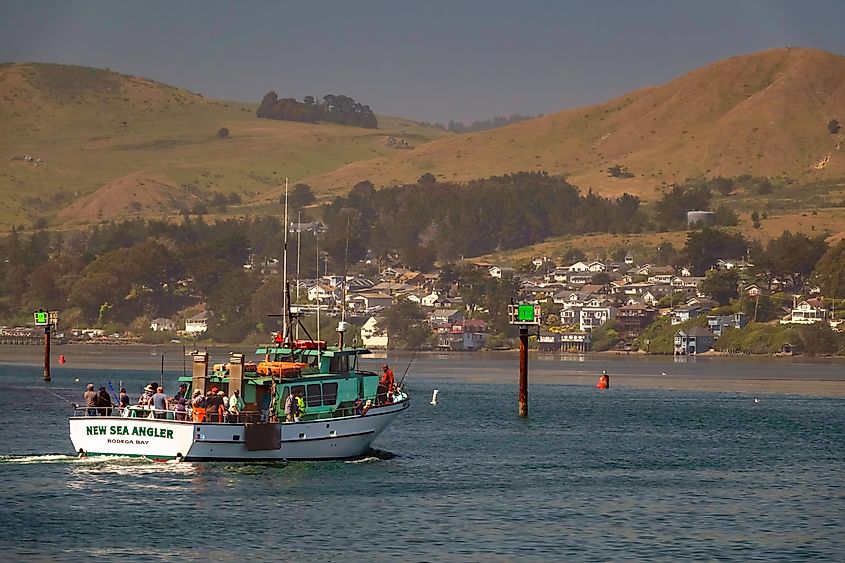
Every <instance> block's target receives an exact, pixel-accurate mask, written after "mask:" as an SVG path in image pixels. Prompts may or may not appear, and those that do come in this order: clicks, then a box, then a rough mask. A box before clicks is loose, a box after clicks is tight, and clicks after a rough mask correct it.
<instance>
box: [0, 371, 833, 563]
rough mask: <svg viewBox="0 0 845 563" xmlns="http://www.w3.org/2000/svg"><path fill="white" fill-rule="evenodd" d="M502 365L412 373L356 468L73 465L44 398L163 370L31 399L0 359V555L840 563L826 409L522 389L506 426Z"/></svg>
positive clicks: (62, 408)
mask: <svg viewBox="0 0 845 563" xmlns="http://www.w3.org/2000/svg"><path fill="white" fill-rule="evenodd" d="M554 361H555V360H553V359H552V360H545V362H554ZM534 365H535V366H536V369H538V370H539V369H551V368H553V369H556V370H561V371H563V372H565V371H566V370H570V371H572V372H573V373H581V372H580V371H578V370H583V371H584V372H589V371H591V370H593V366H587V367H586V368H585V367H584V365H583V364H578V363H573V364H566V363H561V364H560V365H558V364H552V363H544V362H537V363H535V364H534ZM707 365H708V364H703V366H705V367H700V368H695V367H689V366H687V367H684V368H683V369H685V370H687V371H689V370H692V371H695V370H696V369H701V370H705V371H706V369H712V367H711V368H707V367H706V366H707ZM718 365H719V366H720V367H719V368H718V370H717V371H718V373H715V374H714V377H728V376H729V375H730V373H731V370H740V369H742V370H745V371H747V370H748V369H751V368H749V367H748V366H742V365H735V364H731V363H728V362H725V363H722V364H718ZM663 366H664V364H653V365H652V364H649V363H642V362H641V363H638V364H633V365H629V364H627V363H624V362H622V361H619V362H617V363H616V364H615V365H614V366H613V367H614V371H612V373H615V372H619V371H622V370H625V369H628V370H629V371H631V372H632V373H638V372H643V373H645V372H646V371H648V372H655V371H657V372H659V371H660V370H665V369H666V367H663ZM371 367H375V362H373V366H371ZM402 368H404V366H402ZM678 369H681V368H678ZM754 369H757V368H754ZM759 369H760V370H761V373H762V371H763V370H765V373H766V374H767V376H769V377H774V378H777V377H788V376H793V377H794V376H795V370H800V369H804V368H801V366H796V365H794V364H778V365H775V366H771V365H769V366H768V367H765V368H759ZM806 369H807V370H815V372H823V373H822V375H824V374H827V376H829V378H841V377H842V374H841V373H840V369H839V368H838V367H837V366H836V365H832V366H821V367H818V366H816V367H809V368H806ZM512 370H513V359H512V358H508V359H502V358H496V357H487V356H484V357H471V356H467V357H464V359H461V360H458V361H449V360H444V359H441V358H438V357H436V356H430V357H426V358H422V359H418V360H416V361H415V363H414V367H413V369H412V370H411V373H410V375H409V376H408V380H407V384H408V385H407V387H408V389H409V390H410V391H411V393H412V394H413V398H414V404H413V405H412V408H411V409H410V410H409V411H407V412H406V413H405V414H404V415H403V416H402V417H401V418H400V419H399V420H398V421H397V422H396V423H395V424H394V425H393V426H392V427H390V428H389V429H388V430H387V432H386V434H384V435H382V436H381V437H380V438H379V439H378V440H377V442H376V448H377V449H376V450H375V451H374V452H372V454H371V455H369V456H367V457H366V458H364V459H361V460H356V461H352V462H318V463H275V464H263V465H245V464H232V463H205V464H188V463H183V464H162V463H155V462H148V461H145V460H137V459H133V460H127V459H118V458H94V459H82V460H78V459H75V458H74V457H73V455H72V453H73V452H72V446H71V444H70V441H69V439H68V437H67V421H66V416H67V414H68V410H67V405H66V404H65V403H63V402H62V401H61V400H60V399H58V398H56V397H54V396H52V395H50V394H48V393H47V392H46V390H45V389H49V390H50V391H52V392H54V393H57V394H59V395H61V396H64V397H68V398H71V399H73V400H76V399H78V395H80V394H81V391H82V389H83V387H82V384H84V383H85V382H86V381H89V380H90V381H91V382H93V383H95V384H100V383H104V382H106V381H112V382H113V384H114V385H115V387H116V386H117V385H118V382H119V381H122V382H123V384H124V385H125V386H126V387H127V388H128V389H129V391H130V394H131V395H133V396H136V394H137V392H138V391H139V390H140V389H141V388H142V387H143V385H144V384H145V383H146V382H149V381H151V380H152V379H157V378H158V374H157V373H155V374H153V375H152V376H151V373H152V372H150V371H148V372H142V371H137V372H128V371H119V372H118V371H108V370H75V369H73V368H64V369H62V370H56V371H55V372H54V381H53V382H52V383H51V384H50V385H49V387H46V386H45V384H44V383H42V382H41V380H40V373H41V372H40V370H39V369H38V368H35V367H28V366H15V365H3V364H0V417H2V424H0V476H2V485H0V489H1V490H2V491H3V495H2V498H3V502H2V503H0V554H2V556H0V558H2V559H6V560H17V559H33V558H35V559H51V560H56V559H59V560H71V559H79V558H80V557H85V558H95V559H96V558H100V559H104V560H113V559H117V558H120V559H123V560H145V561H146V560H150V561H152V560H159V559H167V558H183V559H191V560H212V561H217V560H223V561H243V560H297V561H337V560H365V561H369V560H388V559H389V560H397V559H398V560H403V561H435V560H464V561H488V560H516V559H519V560H548V561H561V560H573V561H606V560H623V559H624V560H663V561H677V560H712V559H720V560H736V561H751V560H757V561H795V560H813V561H842V560H845V524H843V522H845V410H843V401H842V400H841V399H830V398H817V397H795V396H783V395H756V396H750V395H747V394H740V393H701V392H691V391H662V390H661V391H656V390H635V389H626V388H625V387H624V385H612V387H611V389H610V390H608V391H605V392H600V391H598V390H596V389H595V388H594V387H593V386H592V385H537V384H533V385H532V386H531V394H530V415H531V416H530V417H529V419H527V420H522V419H519V418H518V417H517V416H516V386H515V378H513V381H512V382H505V380H507V379H508V377H509V376H508V377H499V375H501V373H505V374H509V373H511V372H512ZM401 371H402V369H401V368H400V369H398V370H397V372H400V373H401ZM470 372H472V373H473V374H474V375H479V374H481V375H483V374H485V373H488V374H490V377H491V380H492V381H497V382H496V383H488V384H481V383H468V382H465V381H464V380H463V375H465V374H467V373H470ZM180 374H181V371H180V372H179V373H175V372H168V373H167V374H166V375H165V384H166V386H167V385H168V383H170V382H172V381H174V380H175V378H176V377H177V376H178V375H180ZM426 374H428V377H427V375H426ZM444 374H445V375H449V374H453V375H454V376H453V377H452V376H450V377H448V378H444ZM814 376H815V377H819V374H818V373H815V375H814ZM77 377H79V378H80V379H81V382H80V383H75V382H74V380H75V378H77ZM171 387H173V385H172V384H171ZM435 388H436V389H438V391H439V401H438V404H437V405H430V404H429V401H430V398H431V394H432V390H433V389H435ZM755 399H756V401H755Z"/></svg>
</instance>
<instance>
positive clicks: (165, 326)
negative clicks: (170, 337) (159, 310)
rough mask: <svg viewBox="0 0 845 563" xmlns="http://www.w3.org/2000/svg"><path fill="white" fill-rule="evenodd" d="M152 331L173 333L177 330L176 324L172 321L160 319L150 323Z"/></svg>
mask: <svg viewBox="0 0 845 563" xmlns="http://www.w3.org/2000/svg"><path fill="white" fill-rule="evenodd" d="M150 330H152V331H153V332H162V331H167V332H170V331H173V330H176V323H175V322H173V321H171V320H170V319H165V318H158V319H153V320H152V321H151V322H150Z"/></svg>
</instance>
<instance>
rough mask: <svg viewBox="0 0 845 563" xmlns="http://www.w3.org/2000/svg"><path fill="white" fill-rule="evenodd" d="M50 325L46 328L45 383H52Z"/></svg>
mask: <svg viewBox="0 0 845 563" xmlns="http://www.w3.org/2000/svg"><path fill="white" fill-rule="evenodd" d="M50 380H51V378H50V325H47V326H45V327H44V381H50Z"/></svg>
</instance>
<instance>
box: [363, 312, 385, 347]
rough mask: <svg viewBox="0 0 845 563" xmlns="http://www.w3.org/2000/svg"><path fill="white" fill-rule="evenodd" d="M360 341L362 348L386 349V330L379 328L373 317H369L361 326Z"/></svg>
mask: <svg viewBox="0 0 845 563" xmlns="http://www.w3.org/2000/svg"><path fill="white" fill-rule="evenodd" d="M361 341H362V343H363V344H364V348H370V349H371V350H374V349H383V350H386V349H387V341H388V337H387V331H386V330H383V329H381V328H379V326H378V321H377V320H376V318H375V317H370V318H369V319H367V322H365V323H364V325H363V326H362V327H361Z"/></svg>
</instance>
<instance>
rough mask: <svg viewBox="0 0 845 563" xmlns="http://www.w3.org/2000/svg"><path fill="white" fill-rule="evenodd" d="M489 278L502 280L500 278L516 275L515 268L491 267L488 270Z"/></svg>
mask: <svg viewBox="0 0 845 563" xmlns="http://www.w3.org/2000/svg"><path fill="white" fill-rule="evenodd" d="M489 272H490V277H491V278H497V279H502V276H511V275H513V274H515V273H516V269H515V268H511V267H510V266H493V267H492V268H490V270H489Z"/></svg>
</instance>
